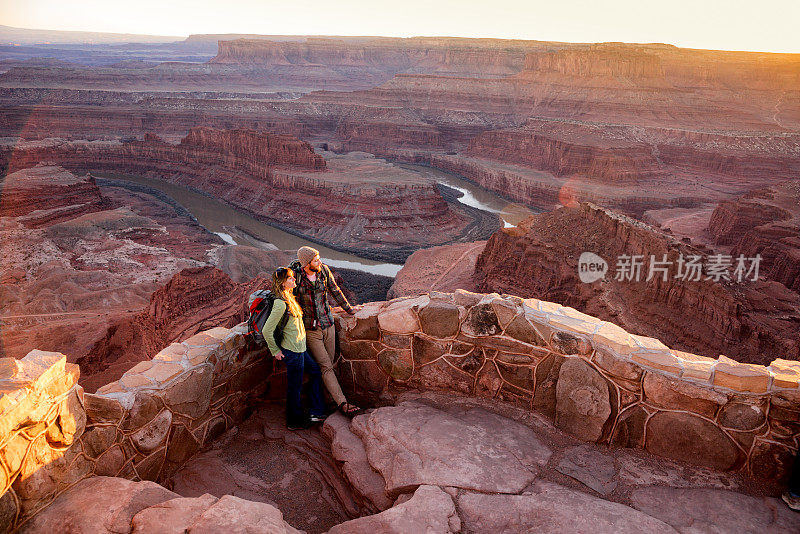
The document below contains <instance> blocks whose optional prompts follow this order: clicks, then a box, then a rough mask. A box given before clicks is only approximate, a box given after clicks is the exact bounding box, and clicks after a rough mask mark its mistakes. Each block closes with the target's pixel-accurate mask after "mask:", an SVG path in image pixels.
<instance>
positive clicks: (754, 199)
mask: <svg viewBox="0 0 800 534" xmlns="http://www.w3.org/2000/svg"><path fill="white" fill-rule="evenodd" d="M708 232H709V233H710V234H711V235H712V236H713V238H714V240H715V242H716V243H717V244H719V245H729V246H731V252H730V253H731V254H732V255H734V256H738V255H740V254H743V255H745V256H748V257H755V255H756V254H759V255H760V256H761V257H762V258H763V260H762V261H763V264H764V268H763V269H762V271H761V272H762V274H763V276H764V277H766V278H769V279H771V280H776V281H778V282H780V283H782V284H783V285H785V286H786V287H788V288H789V289H792V290H794V291H795V292H797V293H800V183H798V182H783V183H780V184H776V185H774V186H771V187H768V188H765V189H760V190H756V191H752V192H750V193H747V194H746V195H743V196H741V197H739V198H737V199H735V200H728V201H724V202H720V203H719V205H718V206H717V207H716V208H715V209H714V211H713V213H712V214H711V219H710V221H709V225H708Z"/></svg>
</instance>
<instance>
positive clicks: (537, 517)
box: [458, 482, 675, 534]
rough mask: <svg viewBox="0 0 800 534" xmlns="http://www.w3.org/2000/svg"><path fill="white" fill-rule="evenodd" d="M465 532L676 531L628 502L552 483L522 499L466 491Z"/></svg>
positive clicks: (618, 533)
mask: <svg viewBox="0 0 800 534" xmlns="http://www.w3.org/2000/svg"><path fill="white" fill-rule="evenodd" d="M458 509H459V511H460V512H461V520H462V522H463V523H462V526H463V529H464V532H491V533H492V534H502V533H508V534H521V533H531V534H532V533H537V534H541V533H544V534H546V533H552V534H562V533H564V532H569V533H571V534H606V533H608V534H626V533H629V534H639V533H642V532H647V533H661V532H663V533H672V534H674V533H675V529H674V528H672V527H671V526H670V525H668V524H666V523H664V522H662V521H660V520H658V519H655V518H653V517H650V516H649V515H646V514H644V513H642V512H640V511H637V510H634V509H633V508H631V507H629V506H625V505H623V504H619V503H615V502H610V501H605V500H603V499H600V498H597V497H593V496H591V495H587V494H585V493H581V492H579V491H575V490H572V489H568V488H565V487H563V486H559V485H557V484H553V483H549V482H537V483H536V484H535V485H534V487H533V488H532V491H530V492H525V494H523V495H485V494H480V493H465V494H463V495H461V496H459V498H458Z"/></svg>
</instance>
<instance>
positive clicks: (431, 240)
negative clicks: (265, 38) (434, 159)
mask: <svg viewBox="0 0 800 534" xmlns="http://www.w3.org/2000/svg"><path fill="white" fill-rule="evenodd" d="M40 161H57V162H58V163H59V164H60V165H63V166H65V167H67V168H71V169H76V170H92V171H111V172H127V173H131V174H145V175H150V176H154V177H157V178H160V179H164V180H167V181H169V182H172V183H175V184H177V185H181V186H184V187H189V188H192V189H196V190H200V191H202V192H204V193H207V194H210V195H212V196H213V197H215V198H218V199H220V200H222V201H224V202H226V203H228V204H230V205H231V206H233V207H235V208H237V209H241V210H243V211H245V212H247V213H249V214H250V215H252V216H254V217H256V218H259V219H262V220H264V221H266V222H268V223H269V224H272V225H274V226H277V227H279V228H282V229H285V230H287V231H289V232H291V233H295V234H299V235H302V236H305V237H308V238H310V239H312V240H315V241H317V242H323V243H325V244H327V245H329V246H332V247H334V248H337V249H340V250H345V251H350V252H357V253H359V254H361V255H364V256H367V257H373V258H376V259H382V260H386V259H389V260H398V259H399V260H401V261H402V259H404V258H405V257H407V256H408V255H409V254H410V253H411V252H413V251H414V250H416V249H418V248H424V247H426V246H432V245H439V244H443V243H447V242H452V241H456V240H471V239H479V238H481V237H486V236H487V235H488V233H490V232H491V231H493V230H494V229H495V227H496V225H497V223H496V221H495V222H494V223H493V225H490V226H493V227H491V228H487V227H486V223H487V221H483V220H478V219H475V218H474V215H473V214H471V213H470V212H468V211H466V210H465V209H464V208H458V207H457V206H455V205H453V204H448V203H447V202H446V201H445V200H444V198H443V197H442V195H441V193H440V192H439V191H438V190H437V189H436V188H435V187H434V185H433V183H431V182H430V181H429V180H426V179H423V178H421V177H419V176H418V175H417V174H415V173H413V172H409V171H405V170H403V169H401V168H398V167H395V166H393V165H391V164H388V163H386V162H384V161H382V160H379V159H376V158H373V157H371V156H368V155H366V154H362V155H359V154H353V155H350V156H346V157H345V156H335V155H330V157H329V159H328V163H326V160H325V159H323V157H322V156H320V155H318V154H315V153H314V150H313V149H312V148H311V146H310V145H308V144H307V143H304V142H302V141H299V140H298V139H295V138H292V137H289V136H286V135H273V134H268V133H261V132H254V131H250V130H224V131H221V130H215V129H211V128H194V129H192V130H190V132H189V133H188V135H187V136H186V137H184V138H183V139H182V140H181V142H180V143H179V144H173V143H169V142H166V141H163V140H162V139H160V138H158V137H157V136H154V135H151V134H148V135H146V136H145V138H144V140H130V141H126V142H118V141H96V142H88V141H64V140H58V139H48V140H43V141H39V142H27V143H26V142H23V143H19V144H17V143H13V142H12V143H10V144H6V145H4V146H3V147H1V148H0V162H1V163H3V164H4V165H5V166H6V167H7V168H9V170H11V171H14V170H16V169H18V168H24V167H27V166H31V165H34V164H36V163H38V162H40ZM381 199H386V200H391V202H387V203H380V200H381ZM376 201H377V202H378V203H376ZM430 228H436V229H437V232H430Z"/></svg>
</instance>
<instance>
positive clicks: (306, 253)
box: [262, 247, 361, 430]
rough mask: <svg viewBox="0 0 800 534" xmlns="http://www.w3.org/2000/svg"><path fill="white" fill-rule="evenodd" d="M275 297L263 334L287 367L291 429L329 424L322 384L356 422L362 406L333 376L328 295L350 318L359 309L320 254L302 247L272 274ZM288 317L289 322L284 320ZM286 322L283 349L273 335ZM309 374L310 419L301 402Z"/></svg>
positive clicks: (332, 333)
mask: <svg viewBox="0 0 800 534" xmlns="http://www.w3.org/2000/svg"><path fill="white" fill-rule="evenodd" d="M272 293H273V294H274V295H275V297H276V298H275V302H274V304H273V305H272V311H271V312H270V314H269V317H268V318H267V322H266V323H264V328H263V330H262V333H263V335H264V339H265V340H266V341H267V346H268V347H269V350H270V352H271V353H272V354H273V355H274V356H275V358H276V359H278V360H283V361H284V362H285V363H286V380H287V391H286V426H287V427H288V428H289V430H298V429H301V428H308V427H309V426H310V425H311V423H315V422H319V421H322V420H323V419H325V417H326V410H325V401H324V399H323V396H322V386H321V382H324V383H325V388H326V389H327V390H328V392H329V393H330V394H331V397H333V400H334V401H335V402H336V405H337V406H338V407H339V410H340V411H341V412H342V413H343V414H344V415H346V416H349V417H352V416H354V415H356V414H358V413H360V412H361V410H360V409H359V408H358V407H357V406H355V405H353V404H350V403H349V402H347V399H346V398H345V396H344V393H342V388H341V387H340V386H339V381H338V380H337V378H336V374H335V373H334V372H333V357H334V355H335V351H336V330H335V327H334V322H333V315H332V314H331V310H330V307H329V306H328V294H330V295H332V296H333V298H334V299H335V300H336V302H337V303H338V304H339V305H340V306H341V307H342V308H344V310H345V311H346V312H347V313H349V314H351V315H352V314H353V308H352V307H351V306H350V303H349V302H347V299H346V298H345V296H344V295H343V294H342V290H341V289H339V286H338V285H337V284H336V280H334V278H333V275H332V274H331V271H330V269H329V268H328V266H327V265H324V264H323V263H322V261H320V259H319V251H317V250H316V249H313V248H311V247H301V248H300V249H299V250H298V251H297V261H294V262H292V264H291V265H289V267H281V268H280V269H278V270H277V271H275V273H274V274H273V275H272ZM284 314H286V319H283V318H284ZM280 323H283V324H285V326H284V327H283V339H282V340H281V343H280V347H279V346H278V344H277V343H276V342H275V337H274V336H273V332H274V331H275V328H276V327H278V325H279V324H280ZM309 352H311V356H313V359H312V358H311V357H310V356H309ZM304 371H305V372H307V373H308V374H309V377H310V379H311V383H310V386H311V394H310V399H309V400H310V403H311V410H310V413H311V416H310V418H309V417H306V415H305V412H304V411H303V407H302V401H301V399H300V390H301V387H302V384H303V372H304Z"/></svg>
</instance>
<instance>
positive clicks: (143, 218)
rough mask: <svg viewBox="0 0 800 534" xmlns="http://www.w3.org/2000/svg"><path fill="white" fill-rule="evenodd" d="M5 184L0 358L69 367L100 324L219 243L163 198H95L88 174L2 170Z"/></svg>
mask: <svg viewBox="0 0 800 534" xmlns="http://www.w3.org/2000/svg"><path fill="white" fill-rule="evenodd" d="M6 183H7V189H8V191H9V197H8V199H6V196H5V194H4V195H3V209H4V210H5V209H6V208H8V209H10V210H11V213H18V214H19V216H18V217H11V216H6V217H3V218H2V224H0V251H2V256H3V259H4V263H3V266H2V270H0V272H2V275H0V295H2V298H1V299H0V301H2V305H1V306H0V313H2V317H3V323H4V328H3V333H2V337H0V352H2V353H3V354H4V355H7V356H12V357H22V356H24V355H25V354H26V353H27V352H28V351H29V350H31V349H33V348H40V349H45V350H59V351H62V352H64V353H65V354H67V355H68V356H69V358H70V361H75V359H76V358H78V357H79V356H82V355H84V354H85V353H86V352H87V351H88V350H89V349H90V348H91V346H92V345H93V344H94V343H95V342H96V341H97V340H98V339H99V338H101V337H102V336H103V335H104V334H105V331H106V329H107V327H108V324H109V323H110V322H113V321H116V320H118V319H119V318H121V317H124V316H129V315H131V314H132V313H133V311H134V310H136V309H139V308H141V307H143V306H145V305H146V304H147V302H148V300H149V297H150V294H151V293H152V292H153V291H154V290H155V289H156V288H157V287H158V286H159V285H160V284H162V283H164V282H166V281H167V280H168V279H169V277H170V276H172V274H173V273H174V272H175V271H177V270H179V269H181V268H183V267H188V266H193V265H198V262H199V261H202V260H204V259H205V256H206V253H207V251H208V250H209V249H211V248H213V247H215V246H217V245H216V243H219V240H218V239H217V238H216V237H215V236H213V235H211V234H209V233H208V232H207V231H205V230H204V229H202V228H201V227H200V226H198V225H197V223H196V222H194V221H192V220H190V219H189V218H187V217H185V216H183V215H179V214H177V213H176V211H175V209H174V208H173V207H172V206H170V205H168V204H165V203H164V202H163V201H160V200H157V199H156V198H154V197H152V196H150V195H147V194H145V193H141V192H132V191H128V190H125V189H118V188H107V187H103V189H102V193H101V190H100V189H98V187H97V186H96V184H95V181H94V180H93V179H92V178H91V177H84V178H81V177H77V176H73V175H71V174H70V173H67V172H66V171H64V169H62V168H60V167H48V166H41V167H35V168H32V169H29V170H25V171H21V172H19V173H12V174H11V175H9V177H8V178H7V182H6ZM51 184H52V187H51ZM6 200H8V202H7V203H6ZM12 201H13V203H12ZM81 201H84V202H83V203H76V202H81ZM123 204H124V205H126V206H127V207H119V206H121V205H123ZM51 205H53V206H56V207H55V208H53V209H47V207H49V206H51ZM40 206H41V207H44V208H45V209H36V208H38V207H40ZM59 206H60V207H59ZM15 209H16V210H17V211H14V210H15ZM26 210H33V211H26ZM30 226H35V228H31V227H30Z"/></svg>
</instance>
